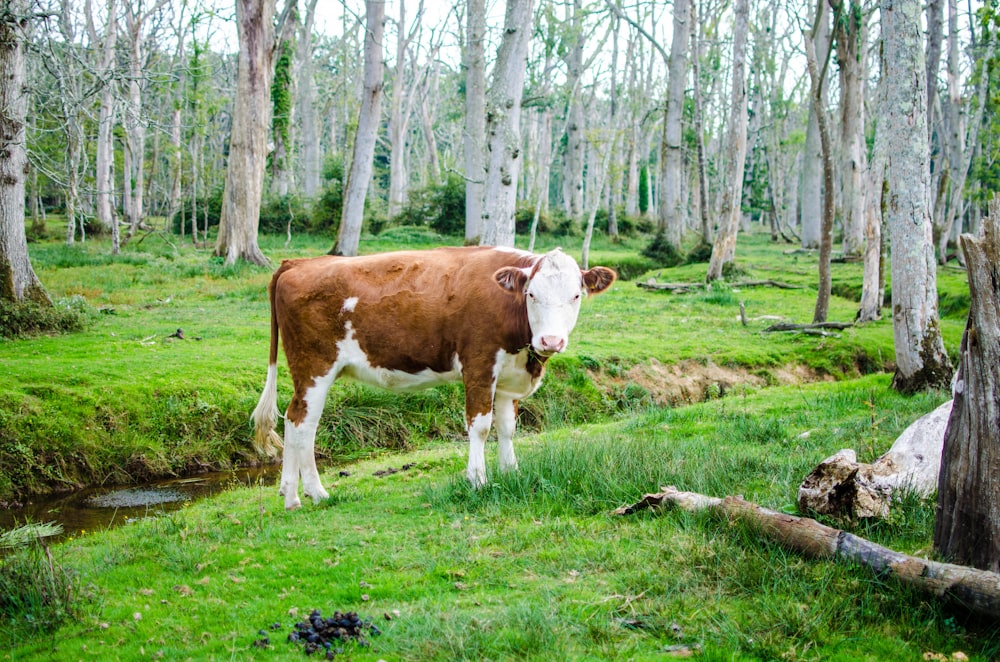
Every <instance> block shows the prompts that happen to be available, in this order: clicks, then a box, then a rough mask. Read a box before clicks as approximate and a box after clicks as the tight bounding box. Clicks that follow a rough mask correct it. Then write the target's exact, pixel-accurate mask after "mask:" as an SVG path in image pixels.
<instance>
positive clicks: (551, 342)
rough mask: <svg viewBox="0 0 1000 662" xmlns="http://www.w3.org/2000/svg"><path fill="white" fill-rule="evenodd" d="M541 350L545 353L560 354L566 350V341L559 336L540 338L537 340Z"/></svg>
mask: <svg viewBox="0 0 1000 662" xmlns="http://www.w3.org/2000/svg"><path fill="white" fill-rule="evenodd" d="M539 342H541V345H542V347H541V349H542V351H545V352H552V353H555V352H561V351H563V350H564V349H565V348H566V339H565V338H563V337H561V336H542V337H541V338H539Z"/></svg>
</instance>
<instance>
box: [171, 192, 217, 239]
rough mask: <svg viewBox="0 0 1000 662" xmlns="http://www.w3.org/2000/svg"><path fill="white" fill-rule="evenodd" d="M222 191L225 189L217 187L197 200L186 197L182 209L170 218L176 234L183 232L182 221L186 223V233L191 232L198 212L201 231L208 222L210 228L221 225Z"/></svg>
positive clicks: (172, 230)
mask: <svg viewBox="0 0 1000 662" xmlns="http://www.w3.org/2000/svg"><path fill="white" fill-rule="evenodd" d="M222 193H223V189H222V188H221V187H220V188H215V189H213V190H212V191H210V192H209V195H208V197H204V196H201V197H199V198H197V201H195V200H194V199H192V198H187V199H185V200H184V201H183V202H182V203H181V204H182V206H183V209H182V210H178V211H177V213H175V214H174V215H173V217H172V218H171V219H170V231H171V232H173V233H174V234H180V233H181V222H182V221H183V223H184V234H185V235H190V234H191V224H192V223H193V222H194V221H193V219H192V216H194V215H195V214H197V216H198V219H197V224H198V230H199V232H201V231H204V230H205V226H206V223H207V224H208V227H209V228H217V227H219V220H220V219H221V218H222Z"/></svg>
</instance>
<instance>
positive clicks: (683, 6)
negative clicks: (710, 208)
mask: <svg viewBox="0 0 1000 662" xmlns="http://www.w3.org/2000/svg"><path fill="white" fill-rule="evenodd" d="M690 20H691V4H690V2H689V1H688V0H674V35H673V40H672V41H671V42H670V67H669V72H670V73H669V80H668V82H667V114H666V117H665V119H664V122H665V129H664V164H663V180H662V183H661V185H662V190H663V195H662V198H661V199H662V203H661V205H660V219H661V227H662V229H663V231H664V233H665V236H666V239H667V243H669V244H670V245H671V246H673V247H674V248H677V249H680V247H681V237H682V235H683V230H684V213H683V209H682V206H683V204H684V198H683V196H682V195H681V189H682V186H681V184H682V182H683V180H684V177H685V175H684V154H683V151H682V150H683V146H684V145H683V134H682V131H681V128H682V127H681V117H682V116H683V111H684V83H685V81H686V80H687V51H688V35H689V33H690V31H691V28H690V26H689V25H688V23H689V22H690Z"/></svg>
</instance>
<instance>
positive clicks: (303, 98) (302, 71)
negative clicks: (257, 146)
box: [297, 0, 320, 200]
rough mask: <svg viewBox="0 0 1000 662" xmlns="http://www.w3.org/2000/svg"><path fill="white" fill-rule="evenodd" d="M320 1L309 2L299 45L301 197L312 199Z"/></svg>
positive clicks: (316, 180) (316, 182)
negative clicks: (315, 41) (315, 53)
mask: <svg viewBox="0 0 1000 662" xmlns="http://www.w3.org/2000/svg"><path fill="white" fill-rule="evenodd" d="M316 3H317V0H309V4H308V5H307V6H306V15H305V20H304V22H303V24H302V31H301V33H300V34H299V43H298V55H297V59H298V71H299V75H298V82H299V85H298V91H299V95H298V109H299V119H300V122H301V125H302V130H301V136H302V141H301V150H300V151H301V154H302V157H301V160H300V163H301V165H302V195H304V196H305V197H306V198H307V199H310V200H311V199H313V198H315V197H316V196H317V195H319V190H320V149H319V136H318V133H317V121H316V81H315V78H314V76H313V56H312V32H313V24H314V22H315V18H316Z"/></svg>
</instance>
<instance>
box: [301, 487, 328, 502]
mask: <svg viewBox="0 0 1000 662" xmlns="http://www.w3.org/2000/svg"><path fill="white" fill-rule="evenodd" d="M306 496H308V497H312V500H313V503H320V502H321V501H326V500H327V499H329V498H330V494H329V493H328V492H327V491H326V490H324V489H323V487H322V486H317V487H316V489H309V490H306Z"/></svg>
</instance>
